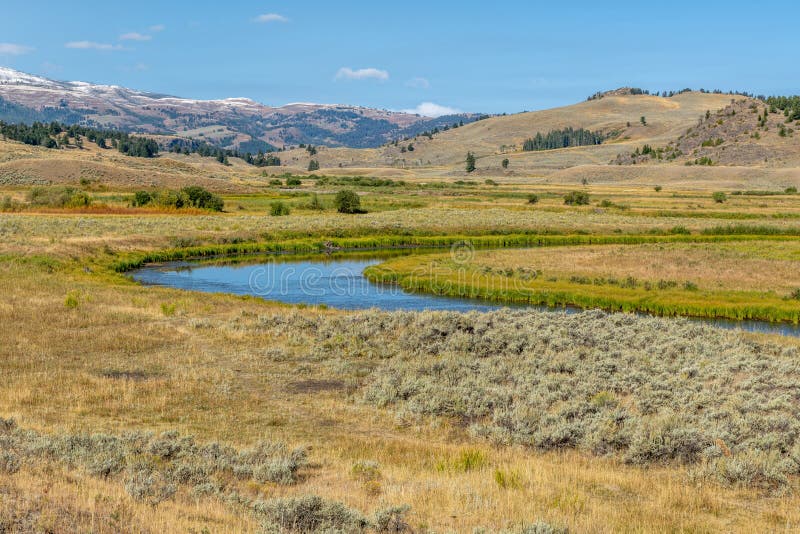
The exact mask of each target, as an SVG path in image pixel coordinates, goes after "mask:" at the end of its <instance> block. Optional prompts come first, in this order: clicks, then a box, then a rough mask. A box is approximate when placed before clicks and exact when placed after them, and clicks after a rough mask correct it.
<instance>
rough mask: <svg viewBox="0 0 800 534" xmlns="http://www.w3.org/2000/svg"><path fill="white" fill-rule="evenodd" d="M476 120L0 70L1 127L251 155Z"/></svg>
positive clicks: (384, 138)
mask: <svg viewBox="0 0 800 534" xmlns="http://www.w3.org/2000/svg"><path fill="white" fill-rule="evenodd" d="M478 117H479V115H477V114H472V113H465V114H458V115H447V116H441V117H423V116H420V115H415V114H410V113H403V112H397V111H389V110H383V109H374V108H367V107H360V106H349V105H331V104H312V103H294V104H287V105H285V106H279V107H271V106H267V105H264V104H261V103H258V102H255V101H254V100H250V99H248V98H227V99H223V100H194V99H188V98H180V97H176V96H170V95H164V94H157V93H149V92H143V91H137V90H134V89H128V88H125V87H120V86H117V85H97V84H91V83H86V82H62V81H56V80H52V79H49V78H44V77H41V76H36V75H32V74H26V73H24V72H19V71H16V70H13V69H10V68H4V67H0V120H3V121H5V122H26V123H31V122H34V121H40V122H50V121H60V122H64V123H67V124H84V125H88V126H93V127H97V128H108V129H119V130H123V131H127V132H134V133H147V134H153V135H156V134H157V135H166V136H176V137H182V138H192V139H195V140H197V141H206V142H208V143H209V144H212V145H215V146H220V147H224V148H233V149H239V150H242V151H249V152H254V153H255V152H257V151H259V150H265V151H266V150H270V149H273V148H281V147H284V146H292V145H299V144H315V145H325V146H330V147H352V148H371V147H378V146H381V145H383V144H385V143H387V142H390V141H393V140H395V139H403V138H405V137H413V136H415V135H418V134H420V133H422V132H425V131H430V130H434V129H436V128H443V127H444V126H445V125H448V126H449V125H452V124H454V123H468V122H473V121H474V120H476V119H477V118H478Z"/></svg>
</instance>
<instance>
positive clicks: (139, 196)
mask: <svg viewBox="0 0 800 534" xmlns="http://www.w3.org/2000/svg"><path fill="white" fill-rule="evenodd" d="M152 201H153V195H151V194H150V193H148V192H147V191H136V192H135V193H134V194H133V206H134V207H142V206H146V205H148V204H150V203H151V202H152Z"/></svg>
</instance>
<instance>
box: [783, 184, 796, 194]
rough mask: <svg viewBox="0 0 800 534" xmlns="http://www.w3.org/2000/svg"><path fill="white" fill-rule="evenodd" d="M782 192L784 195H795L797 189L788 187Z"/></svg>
mask: <svg viewBox="0 0 800 534" xmlns="http://www.w3.org/2000/svg"><path fill="white" fill-rule="evenodd" d="M783 192H784V193H786V194H787V195H796V194H797V188H796V187H795V186H790V187H787V188H786V189H784V190H783Z"/></svg>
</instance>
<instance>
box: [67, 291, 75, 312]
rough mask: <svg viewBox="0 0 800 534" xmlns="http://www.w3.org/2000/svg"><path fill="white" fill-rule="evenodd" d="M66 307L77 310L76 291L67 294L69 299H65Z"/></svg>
mask: <svg viewBox="0 0 800 534" xmlns="http://www.w3.org/2000/svg"><path fill="white" fill-rule="evenodd" d="M64 306H66V307H67V308H77V307H78V294H77V293H75V292H74V291H70V292H69V293H67V298H65V299H64Z"/></svg>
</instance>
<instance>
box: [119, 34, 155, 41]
mask: <svg viewBox="0 0 800 534" xmlns="http://www.w3.org/2000/svg"><path fill="white" fill-rule="evenodd" d="M150 39H152V37H151V36H150V35H146V34H144V33H139V32H130V33H123V34H122V35H120V36H119V40H120V41H149V40H150Z"/></svg>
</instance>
